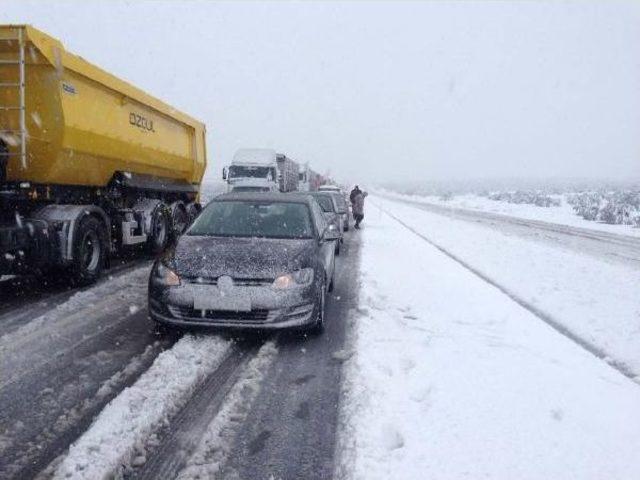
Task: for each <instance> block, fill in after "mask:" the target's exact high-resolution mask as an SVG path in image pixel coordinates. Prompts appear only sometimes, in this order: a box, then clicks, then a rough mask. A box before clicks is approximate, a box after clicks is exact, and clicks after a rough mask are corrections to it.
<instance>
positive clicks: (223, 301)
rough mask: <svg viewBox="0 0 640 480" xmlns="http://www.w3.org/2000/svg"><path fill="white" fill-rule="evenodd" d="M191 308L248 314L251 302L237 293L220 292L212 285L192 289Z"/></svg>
mask: <svg viewBox="0 0 640 480" xmlns="http://www.w3.org/2000/svg"><path fill="white" fill-rule="evenodd" d="M193 308H194V309H195V310H229V311H233V312H250V311H251V300H250V299H249V298H248V297H246V296H244V295H241V294H240V293H239V292H234V291H226V292H221V291H220V289H218V287H215V286H213V285H210V286H201V287H193Z"/></svg>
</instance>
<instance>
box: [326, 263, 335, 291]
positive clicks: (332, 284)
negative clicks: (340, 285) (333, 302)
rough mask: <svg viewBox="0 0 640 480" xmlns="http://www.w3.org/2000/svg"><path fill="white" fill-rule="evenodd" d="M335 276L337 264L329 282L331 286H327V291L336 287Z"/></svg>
mask: <svg viewBox="0 0 640 480" xmlns="http://www.w3.org/2000/svg"><path fill="white" fill-rule="evenodd" d="M334 277H335V266H334V274H333V275H332V276H331V282H329V288H327V292H333V287H334V283H335V281H334Z"/></svg>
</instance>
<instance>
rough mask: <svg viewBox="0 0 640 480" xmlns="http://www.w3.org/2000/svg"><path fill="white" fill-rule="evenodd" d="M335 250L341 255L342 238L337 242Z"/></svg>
mask: <svg viewBox="0 0 640 480" xmlns="http://www.w3.org/2000/svg"><path fill="white" fill-rule="evenodd" d="M335 252H336V255H340V240H338V241H337V242H336V248H335Z"/></svg>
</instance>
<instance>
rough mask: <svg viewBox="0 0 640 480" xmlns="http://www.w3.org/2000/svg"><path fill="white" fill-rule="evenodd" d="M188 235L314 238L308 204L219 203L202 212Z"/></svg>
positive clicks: (214, 203) (212, 204) (216, 202)
mask: <svg viewBox="0 0 640 480" xmlns="http://www.w3.org/2000/svg"><path fill="white" fill-rule="evenodd" d="M187 235H193V236H216V237H218V236H219V237H264V238H312V237H313V227H312V224H311V217H310V213H309V207H308V206H307V205H306V204H304V203H288V202H271V203H270V202H255V201H215V202H212V203H210V204H209V205H208V206H207V207H206V208H205V209H204V210H203V211H202V213H201V214H200V216H199V217H198V219H197V220H196V221H195V222H194V223H193V226H192V227H191V228H190V229H189V231H188V232H187Z"/></svg>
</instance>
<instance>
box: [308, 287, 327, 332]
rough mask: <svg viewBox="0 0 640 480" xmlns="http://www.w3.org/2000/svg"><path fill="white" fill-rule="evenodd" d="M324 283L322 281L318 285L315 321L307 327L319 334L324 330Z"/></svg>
mask: <svg viewBox="0 0 640 480" xmlns="http://www.w3.org/2000/svg"><path fill="white" fill-rule="evenodd" d="M325 283H326V282H322V285H321V286H320V295H319V298H318V313H317V315H316V321H315V322H314V323H313V325H312V326H311V327H310V328H309V332H310V333H312V334H314V335H319V334H321V333H322V332H323V331H324V309H325V305H326V299H327V298H326V292H325V290H326V289H325Z"/></svg>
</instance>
